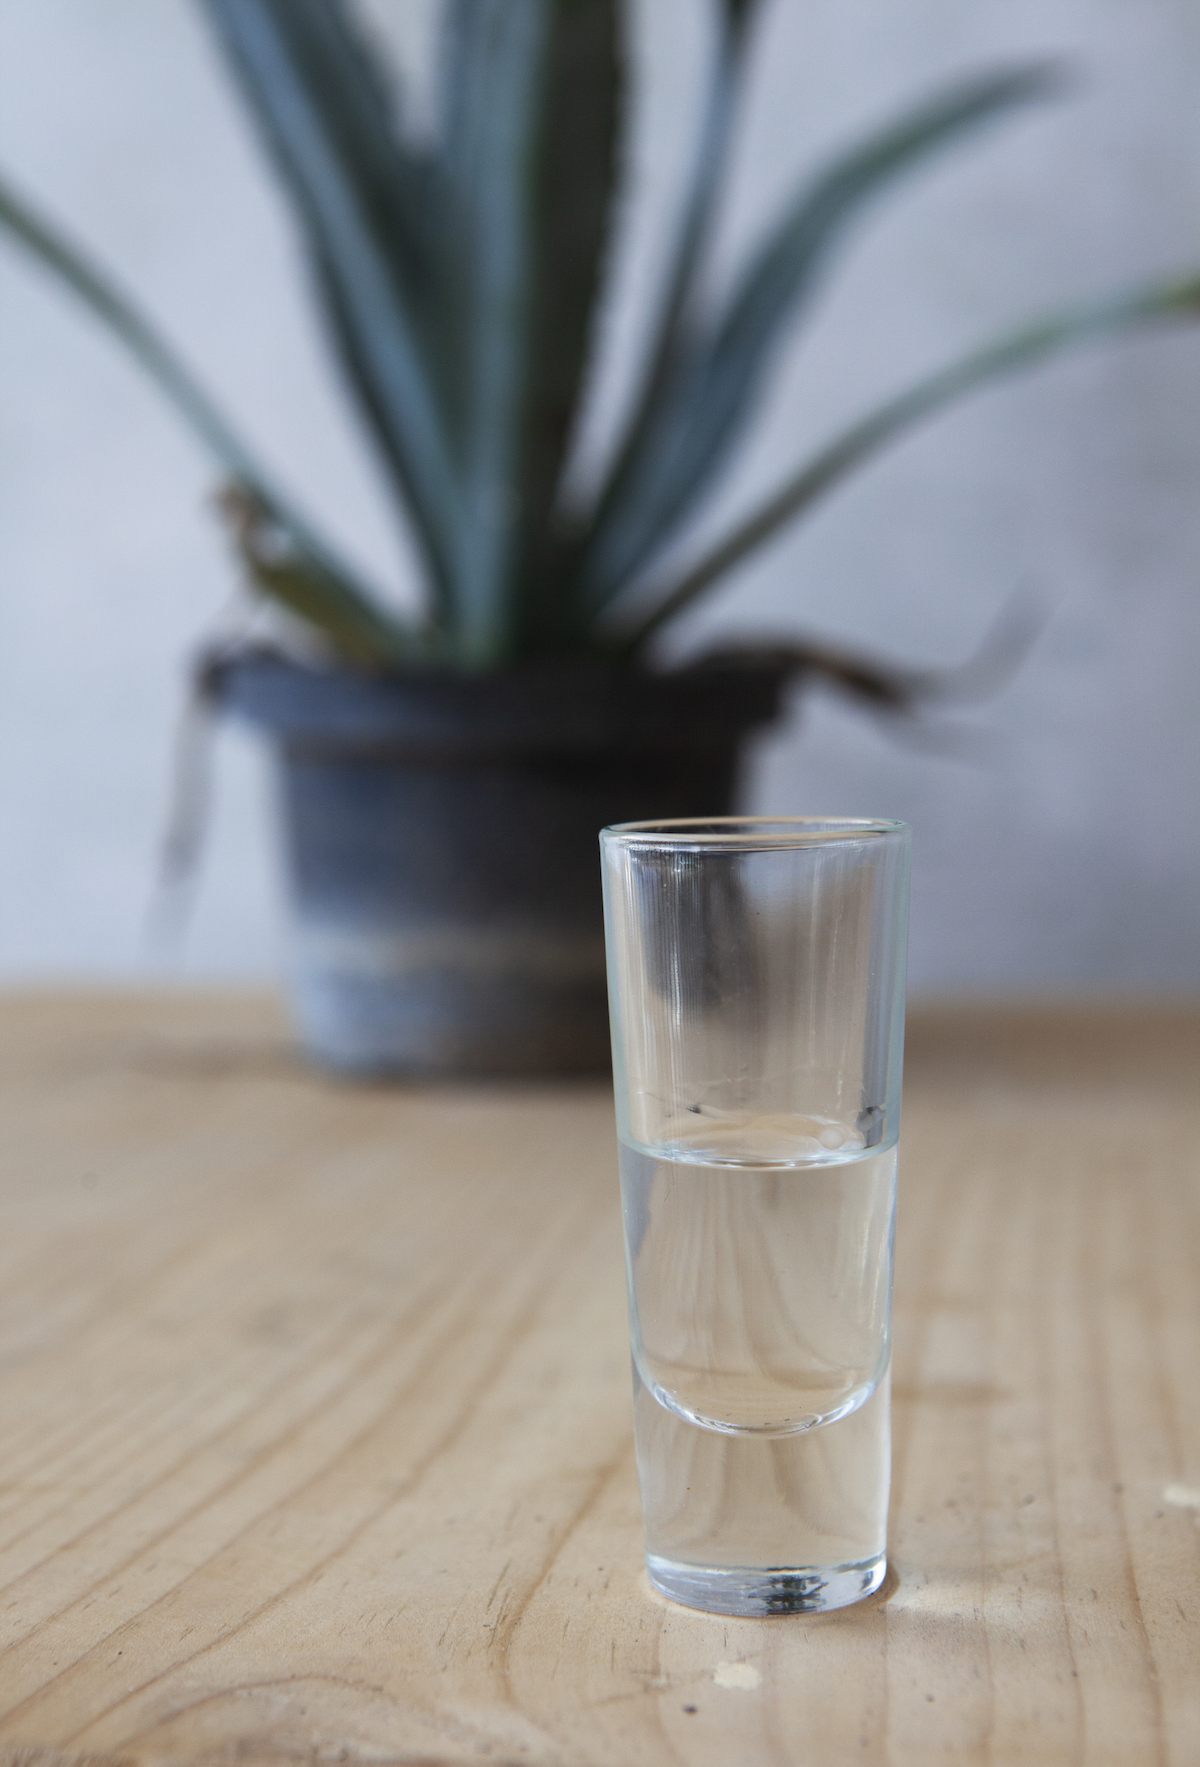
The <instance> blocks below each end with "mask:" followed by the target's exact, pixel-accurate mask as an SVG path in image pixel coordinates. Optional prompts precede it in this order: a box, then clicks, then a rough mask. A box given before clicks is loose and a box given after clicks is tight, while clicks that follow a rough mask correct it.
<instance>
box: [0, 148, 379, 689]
mask: <svg viewBox="0 0 1200 1767" xmlns="http://www.w3.org/2000/svg"><path fill="white" fill-rule="evenodd" d="M0 226H3V227H6V228H7V229H8V230H9V232H10V233H11V234H12V235H13V237H14V238H15V239H17V240H19V241H20V243H21V244H22V245H23V246H25V247H26V249H27V250H28V251H29V252H31V253H32V255H33V256H34V257H35V258H36V259H37V261H38V262H39V263H40V264H41V265H42V266H43V268H45V269H47V270H49V271H51V272H52V273H53V274H54V275H55V276H56V277H57V278H58V279H59V281H60V282H62V283H63V284H64V285H65V286H66V287H68V288H69V289H71V290H72V292H73V293H74V294H76V295H77V296H78V297H79V299H80V300H82V301H83V302H84V304H85V305H86V306H87V307H88V308H89V309H90V311H91V312H92V313H93V314H94V315H95V317H96V318H98V319H99V320H100V321H101V322H102V324H103V325H104V326H105V328H106V329H107V330H108V332H109V333H110V334H111V335H112V336H114V337H116V338H117V339H118V340H119V341H120V342H121V343H122V344H123V345H124V346H125V348H126V349H127V350H128V351H129V352H130V354H131V355H132V356H133V357H134V359H135V360H136V361H137V362H138V363H139V365H140V366H141V367H142V368H143V369H144V370H145V371H146V373H148V374H149V375H150V376H151V378H152V379H153V380H154V381H155V382H156V383H157V385H158V387H159V389H160V390H161V391H162V392H163V393H165V394H166V396H167V398H168V399H169V400H170V402H171V403H172V405H174V407H175V409H176V411H177V412H178V413H179V414H180V415H181V416H182V417H183V419H184V421H185V422H186V423H187V425H188V427H189V428H190V429H191V430H192V431H193V433H194V434H195V435H196V436H198V437H199V439H200V441H201V442H202V443H203V444H204V446H205V447H206V448H207V449H208V451H209V452H210V453H211V454H212V455H213V456H214V457H215V459H216V460H217V461H218V463H219V464H220V465H221V466H222V467H223V468H224V470H225V471H226V472H227V473H228V474H229V475H230V477H231V479H232V480H233V481H234V482H235V483H236V485H237V486H238V487H239V488H240V492H241V494H242V495H243V496H245V497H247V498H250V499H253V501H254V504H255V505H256V507H257V508H258V509H259V510H260V511H261V512H262V514H263V516H264V517H265V518H266V517H269V519H270V521H271V523H272V524H273V525H274V527H275V528H276V529H277V530H278V531H279V532H280V533H282V534H283V535H285V536H286V540H287V545H288V548H289V549H290V553H291V555H292V560H293V568H295V569H297V570H300V571H303V572H306V573H307V574H308V576H309V577H310V578H311V584H312V586H311V588H310V591H309V595H308V612H307V615H306V617H307V618H309V619H310V620H311V621H312V622H313V624H314V625H316V626H318V627H320V628H321V629H322V630H324V631H325V632H326V633H327V634H328V636H329V637H330V639H331V641H332V642H333V643H335V644H337V643H338V642H339V636H338V635H339V633H342V632H344V631H345V629H346V624H347V620H348V619H349V620H353V621H354V622H356V625H357V629H358V631H359V633H360V634H361V633H362V632H367V631H373V632H375V633H376V635H377V637H378V640H379V642H378V644H377V646H376V649H375V652H374V655H373V657H372V659H371V660H373V661H375V662H380V661H385V660H387V659H389V658H394V657H396V656H397V655H399V654H400V653H401V652H402V651H404V650H405V649H406V647H407V646H408V645H409V644H410V643H411V642H412V641H413V635H412V634H410V633H408V632H407V631H406V629H405V627H404V625H403V624H402V623H401V622H400V621H398V620H393V619H392V618H391V617H390V616H388V615H384V614H382V613H381V612H379V611H378V610H377V609H376V607H375V606H374V604H373V601H372V598H371V596H370V595H369V594H368V593H367V592H366V591H365V590H364V589H362V588H361V587H360V586H359V585H358V584H356V583H355V580H354V574H353V573H352V572H351V571H350V570H348V569H347V568H346V567H345V566H344V565H343V564H342V563H341V562H340V561H339V560H338V559H337V558H336V557H335V556H334V554H333V553H332V551H331V550H330V548H329V547H328V546H327V545H326V543H325V542H324V541H323V540H321V539H319V538H318V536H317V535H315V534H314V533H313V532H312V530H311V528H310V527H309V525H308V523H307V522H306V521H304V520H303V519H302V518H301V517H300V516H299V515H297V514H296V513H295V512H294V511H293V510H292V509H290V508H289V506H288V503H287V501H286V499H285V498H284V497H283V496H282V495H281V494H280V493H279V492H278V491H276V490H275V489H274V488H273V486H272V485H271V482H270V480H269V478H268V475H267V474H266V473H265V472H264V471H263V470H262V469H261V467H260V466H259V465H258V463H257V461H256V460H255V459H254V457H253V455H252V454H251V452H250V450H249V449H248V448H247V447H246V445H245V443H244V442H243V441H242V440H241V438H240V436H238V434H237V432H236V431H235V429H234V428H233V426H232V424H231V423H230V422H229V420H228V419H227V418H226V417H225V416H224V414H223V413H222V412H221V411H220V410H219V409H218V407H217V406H216V404H215V403H214V402H213V400H212V399H211V398H210V396H209V395H208V393H206V392H205V391H204V389H203V388H202V387H201V386H200V384H199V383H198V382H197V380H196V379H195V378H194V376H193V375H192V373H191V371H190V370H189V369H188V368H187V367H186V366H185V364H184V363H183V362H182V361H181V359H180V357H179V356H178V355H177V354H176V353H175V351H174V350H173V349H172V348H171V346H170V345H169V344H168V343H167V342H166V341H165V339H164V338H163V337H162V336H161V334H160V333H159V332H158V330H157V329H156V328H155V327H154V326H153V325H152V324H151V322H150V321H149V320H148V319H147V318H146V317H145V315H144V314H143V313H141V312H140V311H139V310H138V308H137V307H136V306H135V304H134V303H133V301H132V300H131V299H130V298H129V297H128V296H127V295H126V294H124V293H123V292H122V291H121V290H120V289H119V288H118V287H117V285H116V284H115V283H114V282H113V281H112V280H111V279H110V278H109V277H107V276H106V275H105V274H104V273H103V272H102V271H101V270H99V269H98V268H97V266H96V265H95V264H93V263H92V262H91V260H90V259H89V258H88V256H87V255H86V254H85V253H84V252H83V251H82V250H81V248H80V247H79V246H77V245H75V244H74V243H73V242H72V241H70V240H68V239H67V238H66V236H65V235H64V234H63V233H61V232H60V231H59V230H58V229H57V228H55V227H54V226H52V225H51V223H50V222H49V221H47V220H46V219H45V217H44V216H42V215H40V214H39V213H38V212H37V211H36V210H35V209H34V208H33V206H32V205H31V204H30V203H29V202H28V201H26V200H25V199H24V198H23V197H19V196H18V195H17V194H16V192H15V191H14V190H13V189H12V187H11V186H10V185H8V184H6V183H3V182H0ZM259 581H260V582H261V583H262V586H263V587H264V588H269V585H267V584H266V583H265V581H263V579H262V578H261V577H260V578H259ZM283 599H287V597H283ZM361 642H362V640H361V636H360V637H359V638H356V640H355V643H356V645H359V646H361ZM356 654H357V652H356Z"/></svg>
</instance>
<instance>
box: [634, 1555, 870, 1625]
mask: <svg viewBox="0 0 1200 1767" xmlns="http://www.w3.org/2000/svg"><path fill="white" fill-rule="evenodd" d="M646 1569H647V1571H648V1572H649V1574H650V1581H651V1582H652V1583H653V1585H654V1587H655V1588H656V1589H658V1590H659V1591H661V1593H662V1594H663V1595H668V1596H670V1598H671V1600H672V1601H678V1602H682V1603H683V1605H684V1607H698V1608H703V1609H704V1611H705V1613H709V1614H736V1615H737V1616H739V1617H740V1618H742V1619H761V1618H762V1617H763V1616H764V1615H766V1614H827V1613H829V1612H830V1611H831V1610H832V1609H833V1608H839V1607H849V1606H850V1605H851V1603H852V1602H856V1601H863V1600H865V1598H866V1597H867V1596H868V1595H874V1593H875V1591H876V1590H877V1589H878V1588H879V1586H880V1584H881V1583H882V1582H883V1579H884V1577H885V1576H886V1574H887V1556H886V1554H884V1553H882V1552H881V1553H880V1554H879V1556H878V1558H869V1559H865V1560H864V1561H863V1562H862V1563H861V1564H856V1565H816V1566H814V1565H804V1566H800V1567H797V1568H795V1569H792V1568H790V1567H785V1566H782V1565H767V1566H764V1567H761V1568H755V1567H754V1566H750V1565H739V1566H736V1567H734V1568H732V1569H728V1570H727V1569H725V1568H724V1567H720V1566H715V1565H692V1564H680V1563H678V1562H677V1561H675V1560H674V1559H669V1558H658V1557H656V1556H655V1555H654V1554H653V1553H647V1554H646Z"/></svg>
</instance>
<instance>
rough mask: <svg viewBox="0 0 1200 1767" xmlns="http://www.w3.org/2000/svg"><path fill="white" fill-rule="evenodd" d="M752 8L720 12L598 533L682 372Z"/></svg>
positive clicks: (733, 3)
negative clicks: (684, 186)
mask: <svg viewBox="0 0 1200 1767" xmlns="http://www.w3.org/2000/svg"><path fill="white" fill-rule="evenodd" d="M754 10H755V6H754V0H749V3H744V4H739V0H726V4H725V5H724V6H723V7H722V11H721V25H722V29H721V33H720V36H719V39H718V42H717V44H716V47H715V49H714V53H713V58H712V66H711V69H710V72H709V82H708V92H707V95H706V99H705V105H704V117H703V121H702V123H701V127H700V133H699V138H698V140H697V143H696V148H695V156H694V163H693V165H692V170H691V178H690V183H689V187H688V191H687V195H686V199H685V201H684V205H683V215H682V219H681V222H680V225H679V231H678V235H677V238H676V240H675V245H674V252H673V260H672V263H671V266H670V271H669V274H668V277H667V284H666V292H665V296H664V299H663V303H662V311H661V313H660V314H659V316H658V320H657V325H656V327H655V337H654V341H653V344H652V347H651V349H650V352H649V355H648V358H647V367H646V370H645V374H644V377H643V383H642V389H641V394H640V397H639V399H638V402H637V405H636V407H635V409H634V411H633V413H632V415H631V417H630V419H629V422H628V425H627V428H626V434H625V440H624V442H623V444H622V446H621V449H620V452H619V453H618V455H617V458H616V460H615V461H614V463H613V465H612V468H611V471H610V473H609V477H608V486H607V489H606V491H605V493H604V495H603V496H602V498H601V501H600V503H599V505H598V507H597V510H596V513H595V516H594V518H593V522H592V524H591V525H592V528H593V531H598V532H599V533H600V535H601V536H602V535H603V533H604V530H605V528H606V526H607V524H608V523H609V522H610V520H611V519H612V516H613V510H614V506H615V507H616V508H617V512H618V513H617V519H618V521H619V520H620V514H619V506H620V503H621V499H622V498H623V497H626V496H628V493H629V487H630V484H631V482H632V481H633V479H634V477H635V476H636V474H637V473H638V471H639V463H640V462H641V461H642V460H643V459H644V457H645V455H646V452H647V450H648V449H649V448H652V447H653V439H654V435H655V433H656V431H657V428H658V426H659V424H660V420H661V412H662V409H663V408H664V406H666V405H668V404H669V403H670V399H671V394H672V388H673V387H674V385H675V383H676V381H677V380H678V379H679V377H680V376H681V375H682V374H684V372H685V370H686V359H687V351H688V345H689V338H688V335H687V328H686V325H687V319H688V315H689V309H690V307H691V305H692V303H693V302H694V300H695V295H696V282H697V275H698V271H699V267H700V264H701V261H702V258H703V255H704V251H705V249H706V247H707V245H708V239H709V234H710V232H711V229H712V223H713V215H714V212H715V210H716V206H717V198H718V196H719V194H720V189H721V182H722V175H723V173H724V170H725V166H726V163H727V160H728V152H729V140H730V135H731V132H732V128H733V121H734V115H735V112H736V109H737V100H738V95H739V90H740V85H741V76H742V71H743V63H744V59H745V53H744V52H745V47H746V41H747V27H748V23H749V20H750V18H751V17H752V15H753V12H754ZM601 543H602V542H601Z"/></svg>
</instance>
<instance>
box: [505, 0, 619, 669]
mask: <svg viewBox="0 0 1200 1767" xmlns="http://www.w3.org/2000/svg"><path fill="white" fill-rule="evenodd" d="M618 14H619V7H618V4H617V0H554V4H553V6H552V10H551V14H550V26H551V28H550V41H549V45H548V50H547V66H546V74H545V100H544V103H543V107H542V114H541V117H540V121H539V128H538V134H537V139H536V143H535V153H534V161H533V167H532V176H533V216H532V234H533V237H532V249H531V263H530V276H531V291H530V311H529V343H528V356H527V372H526V376H525V400H524V409H523V412H522V414H521V429H522V434H521V438H520V449H519V458H518V462H517V467H516V487H515V491H514V497H515V506H516V509H517V511H518V523H519V525H518V531H517V536H516V542H515V546H514V548H513V553H512V560H511V572H512V576H511V593H512V595H513V596H514V598H515V599H517V600H519V602H520V604H521V613H520V626H521V637H522V639H523V640H530V641H533V642H535V643H536V641H537V640H538V639H539V638H541V637H542V636H543V635H544V633H545V631H546V629H547V628H549V629H550V630H553V627H554V625H555V623H556V620H557V618H558V607H557V600H558V598H557V596H556V593H555V592H556V590H557V588H558V582H557V580H556V579H557V573H558V569H559V566H560V561H561V558H562V554H563V551H564V547H565V540H564V536H563V533H562V531H561V527H560V523H559V518H558V513H557V508H556V506H557V501H558V496H559V490H560V486H561V482H562V476H563V468H564V465H565V462H566V457H567V452H568V449H569V446H570V442H571V439H572V436H573V432H574V427H575V423H576V420H577V417H578V413H579V408H580V405H581V403H582V399H583V394H584V390H585V384H586V373H587V367H588V359H589V351H590V347H591V344H592V330H593V323H594V318H595V313H596V307H597V297H598V294H599V288H600V279H601V272H602V268H603V263H604V254H605V248H606V245H607V242H608V235H609V227H610V223H611V220H612V206H613V204H612V198H613V185H614V181H615V177H616V162H617V153H616V149H617V128H618V124H619V122H620V119H621V115H622V109H623V98H624V72H625V70H624V63H623V58H622V54H621V43H620V30H619V23H620V20H619V16H618Z"/></svg>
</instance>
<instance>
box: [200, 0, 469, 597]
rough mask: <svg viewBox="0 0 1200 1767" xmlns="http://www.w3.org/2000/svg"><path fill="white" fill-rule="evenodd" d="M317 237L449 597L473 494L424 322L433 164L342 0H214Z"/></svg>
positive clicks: (359, 365) (359, 374) (347, 340)
mask: <svg viewBox="0 0 1200 1767" xmlns="http://www.w3.org/2000/svg"><path fill="white" fill-rule="evenodd" d="M203 3H204V4H205V6H206V8H207V10H208V13H209V14H210V16H211V18H212V20H213V22H214V24H215V26H216V27H217V30H218V33H219V35H220V37H221V39H222V41H223V43H224V46H225V48H226V50H227V51H228V53H229V56H230V59H231V61H232V64H233V67H234V69H235V71H236V73H237V75H238V77H239V79H240V81H241V83H242V86H243V88H244V90H245V93H246V96H247V98H248V99H249V102H250V105H251V108H252V109H253V111H254V113H255V116H256V118H257V120H258V122H259V124H260V125H261V127H262V130H263V132H264V135H265V137H266V140H267V143H268V145H269V147H270V148H271V151H272V153H273V155H274V158H275V160H276V163H277V165H278V167H279V170H280V172H281V174H282V176H283V179H284V182H285V185H286V187H287V189H288V190H289V192H290V194H291V195H292V197H293V199H294V200H295V202H296V204H297V207H298V208H299V210H300V213H301V216H302V218H303V220H304V222H305V225H306V228H307V230H308V233H309V235H310V237H311V240H312V242H313V248H314V255H315V256H316V258H317V259H318V261H319V269H320V273H321V275H322V277H323V278H324V279H325V281H326V284H327V288H328V289H329V290H330V292H332V293H333V297H334V298H333V300H332V302H331V306H332V311H333V318H334V322H335V329H336V330H337V332H338V334H339V335H340V337H341V340H342V344H343V351H344V354H345V355H346V357H347V361H348V365H349V367H350V369H351V374H352V378H353V379H354V381H355V384H356V385H357V386H358V388H359V391H360V393H361V392H363V391H364V383H365V384H366V385H369V388H370V393H369V396H368V397H367V400H366V408H367V413H368V416H369V417H370V419H371V420H372V423H373V424H374V425H375V426H376V427H377V428H378V429H379V432H380V434H381V436H382V439H383V442H384V447H385V450H386V454H387V458H388V459H389V460H390V461H391V462H392V464H393V466H394V467H396V468H397V469H398V471H399V473H400V476H401V488H402V491H403V492H404V494H405V496H406V498H407V501H408V504H409V507H410V509H411V511H412V514H413V517H414V520H415V523H416V527H417V531H418V534H419V536H420V538H421V539H422V541H423V542H424V545H425V548H426V552H427V555H428V558H429V561H430V565H431V568H432V571H433V575H434V579H435V583H436V585H437V587H438V588H439V589H440V591H441V594H442V595H443V597H445V596H448V595H449V593H450V585H451V584H452V583H453V581H454V578H455V576H456V574H457V572H458V569H459V564H458V559H457V552H458V541H459V533H460V515H461V507H460V498H459V495H458V488H457V485H456V482H455V475H454V471H453V466H452V462H451V458H450V454H449V450H448V446H447V438H446V433H445V426H444V422H443V416H442V412H441V410H440V408H439V400H438V389H437V386H436V383H435V376H434V372H433V368H432V364H431V359H430V353H429V351H428V349H427V347H426V343H427V339H426V336H425V333H424V330H423V327H424V326H425V324H426V320H425V319H424V318H423V317H422V315H425V314H427V313H428V310H429V307H430V301H431V291H430V289H429V288H428V286H427V284H426V283H425V282H423V281H422V277H424V276H426V275H427V273H428V270H429V266H428V264H427V261H426V260H427V255H428V252H427V248H428V241H427V238H426V236H425V234H424V233H423V231H422V226H421V225H420V224H418V222H417V220H416V219H415V215H416V211H417V210H418V209H419V208H420V207H421V206H422V205H421V203H420V202H419V201H418V200H417V198H416V196H415V194H414V185H415V184H416V183H417V181H418V180H419V178H420V176H421V174H420V172H419V171H418V169H417V167H416V166H415V164H414V163H412V162H410V161H409V160H407V159H406V158H405V156H404V155H403V154H402V153H401V152H400V149H399V147H398V145H397V144H396V143H395V142H391V143H390V144H389V131H390V123H389V119H388V118H387V116H386V114H385V113H384V112H383V110H382V108H381V107H382V96H381V93H380V89H379V84H378V81H377V80H376V79H375V77H374V75H373V74H372V73H370V72H369V70H368V64H367V62H366V57H365V55H364V54H363V53H362V52H361V51H359V50H358V49H357V48H356V47H355V44H354V39H353V36H352V33H351V31H350V28H349V25H348V24H347V22H346V20H345V17H344V14H343V10H342V8H341V7H340V5H339V4H338V3H337V0H203Z"/></svg>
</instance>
